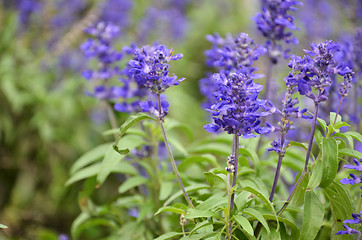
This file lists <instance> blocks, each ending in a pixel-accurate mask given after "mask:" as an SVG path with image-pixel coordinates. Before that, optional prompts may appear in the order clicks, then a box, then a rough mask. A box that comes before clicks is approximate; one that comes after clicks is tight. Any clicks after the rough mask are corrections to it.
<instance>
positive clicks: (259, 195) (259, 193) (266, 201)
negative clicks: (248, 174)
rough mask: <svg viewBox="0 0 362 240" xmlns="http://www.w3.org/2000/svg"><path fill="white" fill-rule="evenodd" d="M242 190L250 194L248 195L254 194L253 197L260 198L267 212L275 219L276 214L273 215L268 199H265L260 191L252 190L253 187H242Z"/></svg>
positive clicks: (272, 208)
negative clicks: (267, 209)
mask: <svg viewBox="0 0 362 240" xmlns="http://www.w3.org/2000/svg"><path fill="white" fill-rule="evenodd" d="M242 190H243V191H247V192H250V193H252V194H254V195H255V196H257V197H258V198H260V199H261V200H262V201H263V202H264V203H265V204H266V206H267V207H268V208H269V210H270V211H272V212H273V214H274V215H275V218H276V213H275V210H274V207H273V205H272V203H271V202H270V201H269V199H268V197H266V196H265V195H264V194H263V193H262V192H261V191H260V190H258V189H256V188H253V187H249V186H248V187H244V188H243V189H242Z"/></svg>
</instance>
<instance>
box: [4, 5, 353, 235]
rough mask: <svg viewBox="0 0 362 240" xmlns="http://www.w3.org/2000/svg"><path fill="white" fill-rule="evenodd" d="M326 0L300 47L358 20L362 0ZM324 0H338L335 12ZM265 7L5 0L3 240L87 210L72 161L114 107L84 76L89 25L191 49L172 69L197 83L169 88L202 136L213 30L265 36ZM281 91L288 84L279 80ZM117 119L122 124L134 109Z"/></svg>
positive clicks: (304, 15) (303, 15)
mask: <svg viewBox="0 0 362 240" xmlns="http://www.w3.org/2000/svg"><path fill="white" fill-rule="evenodd" d="M320 2H321V3H320V4H319V1H318V3H314V1H309V0H307V1H305V4H304V6H301V7H300V9H299V10H298V11H297V12H296V22H297V24H296V25H297V26H299V27H300V29H301V31H299V32H296V35H297V36H298V38H299V39H300V41H301V45H300V46H298V48H297V50H296V51H295V50H294V51H293V53H301V52H302V49H303V48H308V47H309V44H310V42H311V41H318V40H321V41H324V39H328V38H332V39H334V40H338V39H339V38H340V37H341V36H343V35H346V34H351V33H352V32H353V28H354V27H355V26H354V24H355V22H354V21H353V19H352V21H351V19H349V18H348V16H351V14H349V15H348V14H347V13H348V12H351V11H352V12H353V11H356V12H357V13H358V8H357V7H356V6H357V5H356V4H357V0H356V1H332V0H331V1H320ZM322 2H323V3H324V4H328V5H326V6H328V9H329V10H328V11H327V10H325V6H323V4H322ZM127 4H128V5H127ZM259 4H260V3H259V2H258V1H247V0H228V1H225V0H201V1H195V0H182V1H181V0H179V1H172V0H168V1H167V0H164V1H158V0H153V1H148V0H135V1H121V0H120V1H117V0H102V1H91V0H75V1H71V0H54V1H45V0H38V1H35V0H2V1H1V3H0V106H1V108H0V109H1V111H0V223H3V224H5V225H7V226H8V227H9V228H8V229H5V230H0V239H7V238H10V239H57V238H58V235H59V234H62V233H64V234H67V235H69V233H70V226H71V224H72V221H73V220H74V219H75V218H76V216H78V215H79V212H80V209H79V206H78V205H77V202H78V199H77V198H78V192H79V191H80V186H79V185H72V186H70V187H65V186H64V183H65V182H66V180H67V179H68V178H69V169H70V166H71V165H72V163H73V162H74V161H75V159H77V158H78V157H79V156H80V155H82V154H83V153H84V152H86V151H87V150H89V149H91V148H92V147H94V146H96V145H99V144H100V143H102V142H105V141H106V140H108V141H109V140H111V138H109V137H105V136H103V135H102V134H101V133H102V132H103V131H104V130H107V129H109V128H110V126H109V125H108V123H107V121H106V120H107V117H106V116H105V115H106V114H105V111H106V110H105V106H103V105H102V103H100V102H98V101H97V100H95V99H93V98H91V97H88V96H86V95H85V94H84V93H85V92H86V91H89V89H90V86H89V84H88V83H87V81H86V80H84V79H83V78H81V71H82V67H84V62H85V59H84V58H83V56H82V54H81V52H80V50H79V46H80V45H81V43H82V42H84V41H85V39H86V38H87V37H86V36H85V35H84V34H83V28H84V27H86V26H87V25H89V24H91V23H96V22H98V21H99V20H102V19H103V20H104V19H105V20H107V19H112V20H113V21H114V24H116V25H117V24H118V25H121V26H122V35H121V37H120V38H119V40H118V41H117V46H116V48H118V49H121V48H122V47H123V46H126V45H129V44H130V43H132V42H135V43H136V44H137V45H139V46H140V45H143V44H151V43H153V42H154V41H157V42H159V43H163V44H166V45H168V46H169V47H171V48H174V50H175V52H176V53H183V54H184V58H183V59H182V60H181V61H180V62H179V63H178V64H175V65H172V66H171V67H172V70H173V71H174V72H175V74H176V75H177V76H179V77H185V78H186V79H187V80H186V81H184V82H182V84H181V86H180V87H177V88H172V89H170V90H169V91H167V95H168V96H169V101H170V115H171V116H172V117H173V118H174V119H177V120H178V121H179V122H182V123H187V124H188V125H189V126H190V127H191V129H193V131H194V135H195V138H196V140H197V139H201V138H202V137H206V136H208V134H207V133H206V131H204V129H203V127H202V126H203V125H204V124H206V123H207V120H208V118H207V114H206V112H205V111H204V110H203V109H202V108H201V106H200V105H201V102H202V101H203V97H202V96H201V94H200V92H199V87H198V80H199V79H201V78H203V77H204V76H205V73H206V72H207V71H210V70H208V69H207V68H206V65H205V64H204V62H205V57H204V51H205V50H206V49H208V48H209V47H210V46H211V44H210V43H209V42H208V41H207V40H206V39H205V35H207V34H212V33H214V32H218V33H220V34H221V36H225V35H226V34H227V33H232V34H233V35H236V34H238V33H240V32H246V33H249V34H250V35H251V36H252V37H253V38H254V39H256V42H258V43H262V42H263V41H264V40H263V38H262V36H260V34H259V33H257V31H256V26H255V24H254V22H253V21H252V17H253V16H255V14H256V12H258V11H259V8H260V5H259ZM150 9H157V10H159V11H161V10H165V14H164V15H162V14H161V12H157V11H156V13H154V12H152V11H151V10H150ZM174 9H176V10H177V11H176V12H172V11H171V10H174ZM166 10H170V11H169V12H167V11H166ZM176 13H177V14H179V15H177V14H176ZM112 14H113V15H112ZM152 14H153V15H152ZM313 14H314V15H313ZM352 15H353V14H352ZM322 16H323V17H322ZM305 20H308V21H309V23H308V22H306V21H305ZM149 23H153V25H152V24H151V25H147V24H149ZM264 60H266V59H264ZM264 62H265V61H264ZM285 63H286V62H284V63H281V64H280V65H279V66H282V67H281V70H280V71H276V73H275V77H274V78H275V79H278V81H282V79H283V78H284V76H286V75H287V71H288V69H287V68H286V67H285ZM258 64H259V66H258V68H259V71H258V73H263V72H265V71H264V69H265V67H264V64H263V59H262V61H259V62H258ZM258 81H259V82H263V79H260V80H258ZM276 91H277V92H280V93H281V92H282V91H284V89H283V88H281V89H280V88H279V87H278V86H277V87H276ZM117 117H118V118H119V119H120V122H119V123H118V124H119V125H121V123H122V121H123V120H124V119H125V118H126V114H121V113H118V116H117ZM122 119H123V120H122ZM185 145H187V140H185ZM107 184H109V186H108V185H107V186H105V187H102V189H100V190H97V191H98V192H97V197H98V198H99V201H102V198H103V197H104V196H112V195H113V193H112V191H114V187H113V186H112V181H110V182H109V183H107Z"/></svg>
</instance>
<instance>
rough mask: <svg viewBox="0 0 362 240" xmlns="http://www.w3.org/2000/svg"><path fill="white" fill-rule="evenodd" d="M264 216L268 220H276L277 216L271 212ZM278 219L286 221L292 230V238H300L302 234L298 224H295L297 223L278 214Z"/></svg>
mask: <svg viewBox="0 0 362 240" xmlns="http://www.w3.org/2000/svg"><path fill="white" fill-rule="evenodd" d="M263 217H264V218H265V219H266V220H275V216H274V215H270V214H263ZM278 221H279V222H282V223H285V224H286V225H287V226H289V227H290V230H291V234H290V239H299V235H300V230H299V228H298V227H297V225H295V223H293V222H291V221H289V220H288V219H286V218H282V217H279V216H278Z"/></svg>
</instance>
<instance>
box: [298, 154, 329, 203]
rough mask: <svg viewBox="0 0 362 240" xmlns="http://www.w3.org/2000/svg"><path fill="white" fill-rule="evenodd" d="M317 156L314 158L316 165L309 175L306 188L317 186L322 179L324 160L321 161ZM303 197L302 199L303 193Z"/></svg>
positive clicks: (311, 188)
mask: <svg viewBox="0 0 362 240" xmlns="http://www.w3.org/2000/svg"><path fill="white" fill-rule="evenodd" d="M319 156H321V155H319ZM319 156H318V158H317V160H316V165H315V167H314V168H313V172H312V176H311V177H310V180H309V183H308V187H307V188H308V189H310V190H313V189H315V188H317V187H318V186H319V185H320V183H321V181H322V176H323V165H324V162H323V161H322V159H321V157H319ZM305 190H306V188H304V189H303V190H302V191H305ZM303 199H304V195H303ZM303 201H304V200H303Z"/></svg>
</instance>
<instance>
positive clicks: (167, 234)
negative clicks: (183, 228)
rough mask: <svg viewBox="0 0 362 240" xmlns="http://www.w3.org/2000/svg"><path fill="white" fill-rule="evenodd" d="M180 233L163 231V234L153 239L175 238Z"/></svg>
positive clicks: (165, 239)
mask: <svg viewBox="0 0 362 240" xmlns="http://www.w3.org/2000/svg"><path fill="white" fill-rule="evenodd" d="M181 235H183V233H179V232H168V233H165V234H163V235H161V236H159V237H158V238H155V239H154V240H167V239H171V238H175V237H178V236H181Z"/></svg>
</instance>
